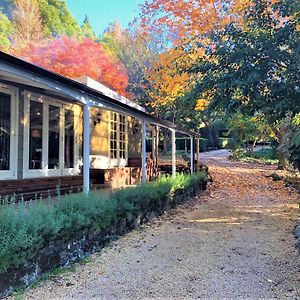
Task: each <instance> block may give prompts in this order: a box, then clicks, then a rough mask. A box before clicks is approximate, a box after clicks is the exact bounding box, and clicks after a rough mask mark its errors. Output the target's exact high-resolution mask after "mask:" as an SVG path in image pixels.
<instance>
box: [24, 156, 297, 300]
mask: <svg viewBox="0 0 300 300" xmlns="http://www.w3.org/2000/svg"><path fill="white" fill-rule="evenodd" d="M226 155H227V154H226V152H225V151H223V154H222V153H220V152H219V153H215V152H213V153H211V154H205V155H203V157H202V158H203V159H204V160H205V162H207V163H208V164H209V166H210V170H211V174H212V177H213V179H214V182H213V183H212V184H211V185H210V186H209V189H208V190H207V191H206V192H204V193H203V194H202V195H200V196H199V197H196V198H195V199H194V200H193V201H191V202H190V203H188V204H185V205H182V206H180V207H178V208H177V209H174V210H172V211H170V212H168V213H167V214H165V215H164V216H162V217H161V218H159V219H157V220H155V221H153V222H150V223H148V224H147V225H144V226H143V227H142V228H141V229H140V230H137V231H134V232H131V233H129V234H128V235H126V236H124V237H122V238H120V239H119V240H118V241H116V242H114V243H112V244H111V245H110V246H109V247H107V248H105V249H104V250H103V251H102V252H101V253H98V254H95V255H93V256H92V258H91V260H90V261H89V262H88V263H87V264H85V265H79V266H78V268H77V270H76V271H75V272H72V273H69V274H65V275H61V276H58V277H56V278H55V280H54V281H48V282H46V283H42V284H40V285H39V286H38V287H37V288H35V289H31V290H28V291H27V292H26V298H28V299H54V298H55V299H58V298H73V299H74V298H75V299H91V298H97V299H146V298H147V299H158V298H160V299H197V298H199V299H300V277H299V254H298V252H297V251H296V249H295V247H294V238H293V235H292V230H293V227H294V224H295V221H296V219H297V217H298V215H297V213H298V211H297V205H296V203H297V197H298V196H297V194H296V193H295V192H294V191H293V190H292V189H288V188H285V187H284V186H283V183H282V182H273V181H272V180H271V179H270V178H266V176H265V175H267V174H270V173H271V172H273V171H272V168H271V167H262V166H259V165H254V164H251V165H250V164H246V163H236V162H230V161H228V160H227V159H226ZM298 200H299V199H298Z"/></svg>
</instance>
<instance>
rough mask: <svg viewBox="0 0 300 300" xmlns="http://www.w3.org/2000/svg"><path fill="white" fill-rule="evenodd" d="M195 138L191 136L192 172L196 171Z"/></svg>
mask: <svg viewBox="0 0 300 300" xmlns="http://www.w3.org/2000/svg"><path fill="white" fill-rule="evenodd" d="M194 152H195V150H194V138H193V137H192V136H191V174H193V173H194V155H195V153H194Z"/></svg>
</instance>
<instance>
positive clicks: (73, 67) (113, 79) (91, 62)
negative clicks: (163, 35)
mask: <svg viewBox="0 0 300 300" xmlns="http://www.w3.org/2000/svg"><path fill="white" fill-rule="evenodd" d="M12 54H13V55H16V56H18V57H20V58H22V59H25V60H27V61H29V62H31V63H34V64H36V65H39V66H41V67H44V68H46V69H48V70H51V71H53V72H56V73H59V74H61V75H63V76H66V77H69V78H78V77H81V76H85V75H86V76H89V77H91V78H93V79H94V80H97V81H99V82H101V83H103V84H104V85H106V86H108V87H109V88H111V89H113V90H115V91H116V92H118V93H120V94H122V95H126V92H125V89H126V88H127V86H128V76H127V73H126V69H125V67H124V66H123V65H122V64H121V63H120V62H118V61H116V59H115V58H114V57H113V56H112V55H111V54H109V53H108V52H107V51H106V50H105V49H104V48H103V46H102V45H100V44H98V43H96V42H94V41H93V40H91V39H84V40H82V41H79V40H76V39H73V38H69V37H62V38H61V39H52V40H51V41H50V42H49V43H48V44H47V45H39V46H37V45H29V46H28V47H27V48H23V49H16V50H14V51H13V53H12Z"/></svg>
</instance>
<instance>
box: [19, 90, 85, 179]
mask: <svg viewBox="0 0 300 300" xmlns="http://www.w3.org/2000/svg"><path fill="white" fill-rule="evenodd" d="M30 101H37V102H40V103H42V104H43V141H42V169H39V170H31V169H29V134H30V132H29V127H30V126H29V120H30ZM49 105H52V106H57V107H59V108H60V130H59V135H60V146H59V168H57V169H49V168H48V140H49ZM65 109H69V110H73V111H74V133H75V136H74V167H73V168H65V166H64V164H65V162H64V157H65V153H64V150H65V147H64V146H65V144H64V143H65V132H64V129H65V127H64V123H65ZM79 112H80V107H79V106H78V105H72V104H68V103H65V102H64V101H60V100H57V99H54V98H50V97H47V96H41V95H38V94H35V93H31V92H25V97H24V120H25V122H24V143H23V149H24V151H23V178H37V177H48V176H51V177H52V176H53V177H55V176H63V175H77V174H79V173H80V161H79V145H80V141H81V138H80V130H81V126H78V124H79V123H80V113H79Z"/></svg>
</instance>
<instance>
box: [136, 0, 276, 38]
mask: <svg viewBox="0 0 300 300" xmlns="http://www.w3.org/2000/svg"><path fill="white" fill-rule="evenodd" d="M251 1H252V0H225V1H224V0H174V1H169V0H152V1H147V2H145V4H143V5H141V19H140V21H141V25H142V27H143V28H146V31H148V32H153V31H157V32H158V31H161V30H163V29H162V28H166V27H167V29H168V34H169V37H170V39H171V41H172V42H174V41H175V43H176V41H178V40H179V41H181V40H182V38H185V37H189V38H191V37H194V36H199V35H202V34H205V33H207V32H209V31H212V30H218V29H220V28H223V27H224V26H225V25H226V24H228V23H229V22H231V21H233V20H236V19H238V18H239V15H240V12H241V11H242V10H244V8H245V6H247V5H249V3H250V2H251ZM271 1H272V0H271ZM273 1H274V0H273Z"/></svg>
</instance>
